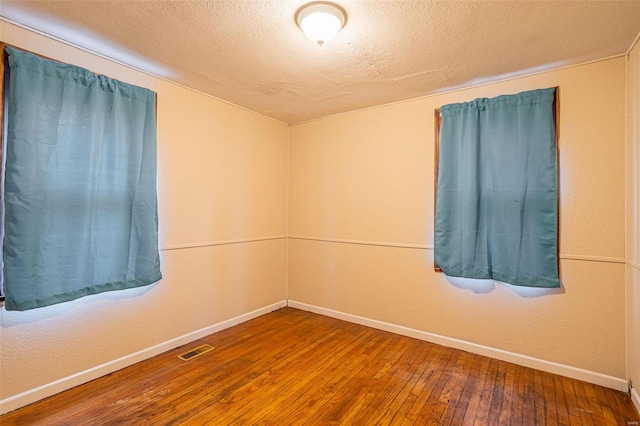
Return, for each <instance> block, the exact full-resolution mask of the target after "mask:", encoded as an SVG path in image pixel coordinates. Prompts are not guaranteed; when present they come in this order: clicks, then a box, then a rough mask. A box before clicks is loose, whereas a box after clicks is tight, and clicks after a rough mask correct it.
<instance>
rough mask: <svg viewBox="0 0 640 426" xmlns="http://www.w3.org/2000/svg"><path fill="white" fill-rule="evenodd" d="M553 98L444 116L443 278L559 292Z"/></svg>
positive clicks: (439, 238) (522, 99) (439, 235)
mask: <svg viewBox="0 0 640 426" xmlns="http://www.w3.org/2000/svg"><path fill="white" fill-rule="evenodd" d="M554 96H555V89H541V90H534V91H529V92H523V93H520V94H517V95H509V96H499V97H497V98H493V99H486V98H483V99H476V100H474V101H472V102H467V103H459V104H451V105H445V106H443V107H442V108H441V109H440V111H441V115H442V130H441V133H440V135H441V138H440V159H439V169H438V186H437V197H436V225H435V261H436V264H437V265H438V266H439V267H440V268H441V269H442V271H443V272H444V273H445V274H447V275H449V276H454V277H465V278H481V279H495V280H498V281H503V282H506V283H509V284H514V285H518V286H528V287H559V286H560V282H559V276H558V260H557V259H558V253H557V247H558V238H557V233H558V211H557V209H558V193H557V187H558V185H557V173H556V130H555V120H554Z"/></svg>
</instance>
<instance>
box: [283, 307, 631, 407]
mask: <svg viewBox="0 0 640 426" xmlns="http://www.w3.org/2000/svg"><path fill="white" fill-rule="evenodd" d="M288 306H290V307H292V308H297V309H302V310H304V311H309V312H315V313H317V314H320V315H325V316H328V317H332V318H337V319H341V320H344V321H348V322H352V323H355V324H360V325H364V326H367V327H372V328H376V329H379V330H384V331H389V332H391V333H396V334H400V335H403V336H408V337H413V338H415V339H420V340H424V341H427V342H431V343H436V344H438V345H442V346H447V347H451V348H455V349H460V350H463V351H467V352H471V353H474V354H478V355H483V356H488V357H491V358H495V359H499V360H501V361H507V362H511V363H513V364H518V365H522V366H524V367H530V368H535V369H536V370H542V371H546V372H549V373H553V374H559V375H561V376H566V377H570V378H572V379H578V380H582V381H585V382H589V383H594V384H596V385H601V386H605V387H608V388H612V389H616V390H619V391H623V392H628V391H629V384H628V383H627V381H626V380H624V379H620V378H617V377H613V376H607V375H605V374H601V373H596V372H594V371H589V370H583V369H581V368H576V367H571V366H569V365H564V364H558V363H556V362H552V361H546V360H543V359H538V358H534V357H530V356H528V355H522V354H518V353H514V352H508V351H504V350H502V349H496V348H492V347H489V346H483V345H479V344H476V343H471V342H466V341H464V340H459V339H454V338H451V337H446V336H441V335H439V334H434V333H428V332H426V331H421V330H416V329H412V328H408V327H403V326H401V325H395V324H390V323H387V322H382V321H378V320H373V319H370V318H365V317H361V316H357V315H352V314H347V313H344V312H339V311H334V310H332V309H327V308H322V307H319V306H314V305H308V304H306V303H301V302H296V301H294V300H289V301H288ZM637 396H638V394H637V393H636V397H637ZM637 406H638V399H637V398H636V407H637Z"/></svg>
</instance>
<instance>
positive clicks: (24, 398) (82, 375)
mask: <svg viewBox="0 0 640 426" xmlns="http://www.w3.org/2000/svg"><path fill="white" fill-rule="evenodd" d="M285 306H287V301H286V300H283V301H280V302H277V303H274V304H272V305H268V306H265V307H264V308H260V309H256V310H255V311H251V312H248V313H246V314H243V315H240V316H237V317H235V318H231V319H228V320H226V321H222V322H219V323H217V324H213V325H210V326H208V327H204V328H201V329H200V330H196V331H193V332H191V333H187V334H185V335H183V336H180V337H176V338H175V339H171V340H167V341H166V342H163V343H159V344H157V345H155V346H151V347H149V348H146V349H143V350H141V351H138V352H135V353H132V354H129V355H126V356H123V357H122V358H118V359H115V360H113V361H109V362H107V363H105V364H102V365H98V366H96V367H93V368H90V369H88V370H85V371H81V372H79V373H76V374H73V375H71V376H68V377H64V378H62V379H60V380H56V381H55V382H51V383H47V384H46V385H43V386H40V387H37V388H35V389H31V390H28V391H26V392H23V393H20V394H18V395H14V396H11V397H9V398H6V399H3V400H0V414H4V413H8V412H9V411H13V410H16V409H18V408H20V407H24V406H25V405H29V404H32V403H34V402H36V401H39V400H41V399H44V398H47V397H49V396H52V395H55V394H57V393H59V392H62V391H65V390H67V389H71V388H73V387H75V386H78V385H81V384H83V383H87V382H89V381H91V380H94V379H97V378H98V377H102V376H105V375H107V374H110V373H113V372H114V371H117V370H120V369H122V368H125V367H128V366H130V365H133V364H135V363H137V362H140V361H144V360H145V359H148V358H151V357H154V356H156V355H159V354H161V353H163V352H166V351H169V350H171V349H174V348H177V347H178V346H182V345H185V344H187V343H189V342H192V341H194V340H197V339H200V338H202V337H205V336H208V335H210V334H213V333H217V332H218V331H221V330H224V329H226V328H229V327H233V326H234V325H237V324H240V323H243V322H245V321H249V320H250V319H253V318H257V317H259V316H261V315H264V314H268V313H269V312H272V311H275V310H277V309H280V308H283V307H285Z"/></svg>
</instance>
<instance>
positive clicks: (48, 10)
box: [0, 0, 640, 123]
mask: <svg viewBox="0 0 640 426" xmlns="http://www.w3.org/2000/svg"><path fill="white" fill-rule="evenodd" d="M336 2H337V3H339V4H340V5H341V6H342V7H343V8H344V9H345V10H346V11H347V14H348V17H347V24H346V26H345V28H344V29H343V30H342V31H341V32H340V33H339V34H338V35H337V36H336V38H335V39H333V40H332V41H330V42H329V43H327V44H325V45H324V46H321V47H319V46H317V45H314V44H313V43H312V42H311V41H309V40H308V39H307V38H306V37H304V35H303V34H302V33H301V31H300V30H299V29H298V27H297V26H296V23H295V21H294V15H295V13H296V10H297V9H298V8H299V7H300V6H301V5H303V4H304V3H306V2H305V1H303V0H272V1H267V0H264V1H255V0H183V1H164V0H147V1H123V0H118V1H104V0H102V1H86V0H85V1H60V0H58V1H34V0H29V1H12V0H2V1H1V2H0V15H1V16H4V17H5V18H7V19H9V20H10V21H13V22H16V23H19V24H24V25H27V26H30V27H33V28H35V29H37V30H40V31H43V32H45V33H48V34H51V35H54V36H56V37H59V38H61V39H63V40H66V41H69V42H72V43H74V44H76V45H79V46H82V47H86V48H89V49H91V50H93V51H95V52H98V53H101V54H104V55H106V56H109V57H112V58H114V59H117V60H120V61H122V62H125V63H128V64H130V65H133V66H136V67H137V68H141V69H143V70H146V71H149V72H151V73H153V74H157V75H160V76H163V77H166V78H169V79H170V80H173V81H176V82H178V83H180V84H183V85H185V86H188V87H191V88H194V89H196V90H199V91H201V92H205V93H208V94H211V95H213V96H216V97H218V98H221V99H224V100H226V101H229V102H232V103H234V104H237V105H240V106H242V107H245V108H248V109H250V110H253V111H256V112H258V113H261V114H264V115H267V116H269V117H273V118H275V119H277V120H280V121H282V122H285V123H296V122H301V121H305V120H309V119H313V118H318V117H324V116H327V115H332V114H336V113H340V112H345V111H350V110H355V109H359V108H364V107H369V106H374V105H380V104H384V103H389V102H393V101H399V100H404V99H410V98H415V97H419V96H424V95H428V94H432V93H437V92H441V91H444V90H448V89H452V88H456V87H463V86H468V85H472V84H477V83H481V82H488V81H492V80H497V79H500V78H504V77H506V76H515V75H519V74H525V73H530V72H532V71H539V70H544V69H550V68H554V67H558V66H563V65H569V64H575V63H581V62H586V61H590V60H594V59H599V58H604V57H608V56H612V55H618V54H622V53H625V52H626V51H627V49H628V48H629V47H630V45H631V44H632V42H633V40H634V39H635V37H636V35H637V34H638V32H639V31H640V1H629V2H626V1H608V2H593V1H576V2H573V1H552V2H542V1H524V2H522V1H464V2H452V1H408V0H407V1H400V0H396V1H394V0H386V1H385V0H368V1H367V0H336Z"/></svg>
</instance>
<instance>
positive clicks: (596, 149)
mask: <svg viewBox="0 0 640 426" xmlns="http://www.w3.org/2000/svg"><path fill="white" fill-rule="evenodd" d="M554 86H558V87H559V100H560V116H559V135H560V142H559V145H560V196H561V203H560V205H561V214H560V253H561V257H562V260H561V264H560V267H561V278H562V284H563V286H562V289H561V290H560V291H549V290H538V291H536V290H526V289H518V288H514V287H511V286H505V285H501V284H493V283H492V282H489V283H475V284H469V283H461V282H454V281H453V280H451V281H450V280H447V279H446V277H445V276H444V275H442V274H439V273H435V272H434V270H433V250H432V247H433V212H434V206H433V200H434V138H433V135H434V130H433V129H434V124H433V117H434V109H435V108H439V107H441V106H442V105H445V104H449V103H454V102H463V101H470V100H473V99H475V98H478V97H493V96H497V95H502V94H510V93H518V92H521V91H526V90H532V89H538V88H546V87H554ZM624 91H625V59H624V58H623V57H619V58H614V59H609V60H603V61H600V62H596V63H591V64H585V65H581V66H575V67H571V68H565V69H560V70H555V71H551V72H546V73H542V74H537V75H533V76H527V77H522V78H518V79H513V80H509V81H503V82H499V83H495V84H489V85H485V86H481V87H476V88H471V89H466V90H459V91H455V92H451V93H446V94H442V95H436V96H430V97H427V98H421V99H415V100H411V101H407V102H401V103H397V104H393V105H387V106H382V107H378V108H372V109H368V110H363V111H356V112H352V113H347V114H342V115H338V116H334V117H329V118H326V119H321V120H317V121H312V122H307V123H302V124H299V125H295V126H292V127H291V130H290V140H289V143H290V178H289V200H290V201H289V236H290V243H289V245H290V246H289V299H290V300H295V301H297V302H301V303H303V304H308V305H313V306H317V307H320V308H324V309H328V310H334V311H338V312H342V313H345V314H350V315H354V316H359V317H365V318H369V319H373V320H377V321H381V322H384V323H390V324H395V325H398V326H404V327H408V328H410V329H414V330H419V331H424V332H427V333H432V334H434V335H440V336H446V337H448V338H453V339H459V340H461V341H466V342H470V343H473V344H477V345H484V346H488V347H491V348H495V349H498V350H502V351H507V352H510V353H515V354H521V355H524V356H529V357H533V358H536V359H540V360H546V361H549V362H552V363H558V364H562V365H566V366H571V367H573V368H578V369H583V370H587V371H591V372H595V373H598V374H603V375H606V376H610V377H614V378H619V379H625V378H626V365H625V291H624V286H625V260H624V258H625V244H624V233H625V219H624V217H625V214H624V206H625V199H624V164H625V148H624V118H625V117H624V105H625V104H624Z"/></svg>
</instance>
